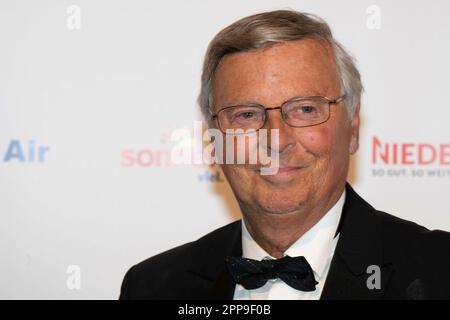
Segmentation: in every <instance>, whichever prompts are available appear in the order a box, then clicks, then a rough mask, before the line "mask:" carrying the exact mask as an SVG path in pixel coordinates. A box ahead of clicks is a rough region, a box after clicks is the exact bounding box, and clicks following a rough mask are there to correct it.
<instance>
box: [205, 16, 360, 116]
mask: <svg viewBox="0 0 450 320" xmlns="http://www.w3.org/2000/svg"><path fill="white" fill-rule="evenodd" d="M305 38H315V39H321V40H324V41H325V42H326V43H328V44H329V45H330V47H331V48H332V51H333V54H334V58H335V61H336V65H337V69H338V74H339V77H340V82H341V94H346V95H347V96H346V97H347V98H346V99H347V103H346V107H347V108H348V111H349V112H348V113H349V116H350V117H352V116H353V115H354V112H355V110H356V109H357V108H358V106H359V104H360V100H361V94H362V91H363V86H362V83H361V77H360V74H359V71H358V69H357V68H356V66H355V62H354V58H353V57H352V55H351V54H350V53H349V52H347V51H346V50H345V48H344V47H343V46H342V45H341V44H340V43H339V42H338V41H336V40H335V39H334V38H333V35H332V32H331V29H330V27H329V26H328V24H327V23H326V22H325V21H324V20H323V19H321V18H320V17H318V16H316V15H313V14H309V13H302V12H297V11H293V10H277V11H270V12H263V13H259V14H255V15H252V16H248V17H245V18H243V19H241V20H239V21H236V22H235V23H233V24H231V25H230V26H228V27H226V28H225V29H223V30H222V31H220V32H219V33H218V34H217V35H216V36H215V37H214V39H213V40H212V41H211V42H210V44H209V46H208V49H207V51H206V54H205V60H204V63H203V71H202V77H201V89H200V94H199V96H198V103H199V105H200V109H201V111H202V114H203V116H204V117H205V118H206V119H207V121H208V122H209V123H210V120H211V119H210V118H211V101H212V79H213V76H214V73H215V71H216V69H217V67H218V65H219V63H220V61H221V60H222V59H223V58H224V57H225V56H226V55H228V54H232V53H237V52H245V51H251V50H258V49H263V48H267V47H269V46H271V45H274V44H277V43H282V42H286V41H293V40H301V39H305Z"/></svg>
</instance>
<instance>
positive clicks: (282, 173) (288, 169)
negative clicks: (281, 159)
mask: <svg viewBox="0 0 450 320" xmlns="http://www.w3.org/2000/svg"><path fill="white" fill-rule="evenodd" d="M265 169H266V170H268V169H269V168H265ZM303 169H305V167H302V166H280V167H275V168H270V170H268V173H265V174H262V172H261V168H258V169H256V171H257V172H258V174H259V175H260V176H261V178H263V179H264V180H267V181H269V182H273V183H283V182H289V181H291V180H292V179H293V178H294V177H295V176H296V175H297V174H298V173H299V172H300V171H301V170H303Z"/></svg>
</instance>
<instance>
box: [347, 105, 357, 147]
mask: <svg viewBox="0 0 450 320" xmlns="http://www.w3.org/2000/svg"><path fill="white" fill-rule="evenodd" d="M359 106H360V105H359V104H358V106H357V107H356V109H355V113H354V114H353V118H352V120H351V122H350V127H351V136H350V145H349V150H348V151H349V153H350V154H355V153H356V151H358V148H359V123H360V119H359Z"/></svg>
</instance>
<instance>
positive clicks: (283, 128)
mask: <svg viewBox="0 0 450 320" xmlns="http://www.w3.org/2000/svg"><path fill="white" fill-rule="evenodd" d="M264 128H265V129H267V137H268V139H267V140H268V141H267V148H268V149H269V150H270V151H271V152H276V153H279V154H284V153H287V152H289V151H290V150H291V149H293V148H294V147H295V144H296V140H295V135H294V132H293V129H294V128H293V127H290V126H289V125H288V124H287V123H286V122H285V121H284V120H283V118H282V115H281V112H280V109H273V110H267V120H266V125H265V126H264ZM272 129H275V130H277V131H278V139H272V134H273V132H272ZM274 138H276V136H275V137H274ZM272 140H274V141H272Z"/></svg>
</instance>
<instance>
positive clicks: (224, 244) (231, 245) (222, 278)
mask: <svg viewBox="0 0 450 320" xmlns="http://www.w3.org/2000/svg"><path fill="white" fill-rule="evenodd" d="M227 256H234V257H240V256H242V239H241V221H236V222H235V223H233V224H231V225H229V227H228V228H227V229H226V230H224V231H223V232H221V233H219V234H217V235H215V236H214V237H210V238H205V240H204V241H201V242H200V243H199V244H198V245H197V246H196V252H195V253H194V255H193V261H192V265H191V267H190V268H189V270H188V273H190V275H191V276H193V277H194V279H195V281H197V282H198V283H203V284H205V285H204V286H203V287H205V288H206V290H205V291H204V292H202V293H200V295H199V296H200V298H202V299H214V300H229V299H233V294H234V287H235V283H234V282H233V280H232V278H231V276H230V275H229V274H228V272H227V269H226V264H225V258H226V257H227Z"/></svg>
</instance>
